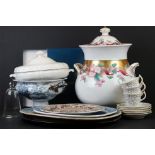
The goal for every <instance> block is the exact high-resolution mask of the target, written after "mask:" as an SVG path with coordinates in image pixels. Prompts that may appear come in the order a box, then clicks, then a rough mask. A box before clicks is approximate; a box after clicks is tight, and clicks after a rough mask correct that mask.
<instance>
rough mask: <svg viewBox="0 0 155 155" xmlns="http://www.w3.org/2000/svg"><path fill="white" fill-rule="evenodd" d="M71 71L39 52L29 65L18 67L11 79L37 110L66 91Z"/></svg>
mask: <svg viewBox="0 0 155 155" xmlns="http://www.w3.org/2000/svg"><path fill="white" fill-rule="evenodd" d="M70 71H72V70H71V69H69V67H68V65H67V64H66V63H62V62H56V61H54V60H53V59H50V58H48V57H47V56H45V55H44V53H43V52H42V51H39V52H38V53H37V54H36V57H35V58H34V59H33V60H32V61H30V62H29V63H28V64H27V65H24V66H19V67H16V68H15V69H14V74H11V75H10V77H14V78H15V82H16V86H15V88H16V90H17V91H18V93H19V94H20V95H22V96H24V97H26V98H28V99H31V100H32V101H33V109H35V108H37V107H42V106H45V105H47V104H48V101H49V100H52V99H53V98H55V97H56V96H57V95H59V94H60V93H62V92H63V91H64V89H65V87H66V86H67V83H66V81H65V80H66V78H67V76H68V75H69V72H70Z"/></svg>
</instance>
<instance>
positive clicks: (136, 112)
mask: <svg viewBox="0 0 155 155" xmlns="http://www.w3.org/2000/svg"><path fill="white" fill-rule="evenodd" d="M117 109H118V110H120V111H122V114H123V115H124V116H127V117H130V118H135V119H142V118H144V117H145V116H147V115H149V114H151V113H152V106H151V104H150V103H144V102H141V103H139V104H137V105H135V106H131V105H126V104H120V105H117Z"/></svg>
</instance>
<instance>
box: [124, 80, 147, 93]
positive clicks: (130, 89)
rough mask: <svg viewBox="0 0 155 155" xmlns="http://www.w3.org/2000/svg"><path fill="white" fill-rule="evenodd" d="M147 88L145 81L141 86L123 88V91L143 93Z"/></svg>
mask: <svg viewBox="0 0 155 155" xmlns="http://www.w3.org/2000/svg"><path fill="white" fill-rule="evenodd" d="M145 89H146V85H145V84H144V83H143V84H141V85H139V86H136V87H125V88H123V92H124V93H125V94H126V93H127V94H136V93H137V94H139V93H143V92H144V91H145Z"/></svg>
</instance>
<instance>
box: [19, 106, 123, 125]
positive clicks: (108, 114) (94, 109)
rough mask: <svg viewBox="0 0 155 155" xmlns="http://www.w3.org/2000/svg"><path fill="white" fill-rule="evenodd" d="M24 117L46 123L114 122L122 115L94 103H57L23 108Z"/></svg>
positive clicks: (113, 109)
mask: <svg viewBox="0 0 155 155" xmlns="http://www.w3.org/2000/svg"><path fill="white" fill-rule="evenodd" d="M20 112H21V114H22V116H23V118H24V119H27V120H31V121H37V122H44V123H67V122H69V123H75V122H80V123H82V122H84V123H86V122H88V123H92V122H95V123H96V122H97V123H98V122H100V123H107V122H114V121H116V120H119V119H120V117H121V111H119V110H117V109H116V108H112V107H106V106H99V105H92V104H56V105H47V106H44V107H38V108H35V110H33V109H32V108H25V109H22V110H21V111H20Z"/></svg>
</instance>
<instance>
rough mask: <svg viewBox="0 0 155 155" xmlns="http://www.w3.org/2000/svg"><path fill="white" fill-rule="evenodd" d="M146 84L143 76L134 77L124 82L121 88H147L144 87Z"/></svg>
mask: <svg viewBox="0 0 155 155" xmlns="http://www.w3.org/2000/svg"><path fill="white" fill-rule="evenodd" d="M144 85H145V84H144V82H143V78H142V76H141V75H139V77H132V78H131V79H128V80H126V81H124V82H122V83H121V87H122V88H123V89H126V88H132V87H139V86H140V87H145V86H144Z"/></svg>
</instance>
